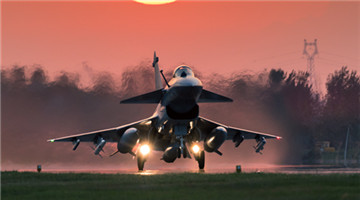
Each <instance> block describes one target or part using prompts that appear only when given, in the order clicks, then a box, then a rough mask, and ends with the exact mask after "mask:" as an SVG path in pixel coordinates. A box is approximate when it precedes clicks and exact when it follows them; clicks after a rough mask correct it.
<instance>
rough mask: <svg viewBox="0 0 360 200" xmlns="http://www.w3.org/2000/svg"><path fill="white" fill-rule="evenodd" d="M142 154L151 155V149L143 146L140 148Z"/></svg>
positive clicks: (145, 145)
mask: <svg viewBox="0 0 360 200" xmlns="http://www.w3.org/2000/svg"><path fill="white" fill-rule="evenodd" d="M140 153H141V154H142V155H144V156H146V155H148V154H149V153H150V147H149V145H147V144H144V145H141V147H140Z"/></svg>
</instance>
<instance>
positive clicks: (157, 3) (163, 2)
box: [134, 0, 176, 5]
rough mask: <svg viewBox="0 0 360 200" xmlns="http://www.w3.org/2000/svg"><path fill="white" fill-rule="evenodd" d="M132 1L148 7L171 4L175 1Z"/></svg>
mask: <svg viewBox="0 0 360 200" xmlns="http://www.w3.org/2000/svg"><path fill="white" fill-rule="evenodd" d="M134 1H135V2H138V3H142V4H148V5H161V4H167V3H173V2H175V1H176V0H134Z"/></svg>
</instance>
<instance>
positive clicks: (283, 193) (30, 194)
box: [1, 172, 360, 200]
mask: <svg viewBox="0 0 360 200" xmlns="http://www.w3.org/2000/svg"><path fill="white" fill-rule="evenodd" d="M1 190H2V194H1V197H2V199H4V200H6V199H26V200H30V199H62V200H63V199H66V200H70V199H107V200H110V199H116V200H121V199H141V200H146V199H156V200H161V199H166V200H172V199H182V200H185V199H196V200H200V199H206V200H210V199H220V200H225V199H233V200H235V199H261V200H266V199H277V200H281V199H284V200H285V199H286V200H287V199H299V200H306V199H316V200H318V199H326V200H331V199H351V200H357V199H360V174H354V175H346V174H330V175H309V174H291V175H290V174H263V173H242V174H236V173H233V174H204V173H199V174H197V173H179V174H162V175H136V174H134V175H132V174H85V173H83V174H73V173H64V174H51V173H31V172H21V173H20V172H2V173H1Z"/></svg>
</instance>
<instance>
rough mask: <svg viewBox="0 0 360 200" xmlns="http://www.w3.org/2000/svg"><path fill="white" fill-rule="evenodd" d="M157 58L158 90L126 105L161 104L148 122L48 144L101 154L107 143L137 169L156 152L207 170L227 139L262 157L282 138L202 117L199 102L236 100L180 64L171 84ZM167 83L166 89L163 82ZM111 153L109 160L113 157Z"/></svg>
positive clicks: (58, 139)
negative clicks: (210, 156) (269, 142)
mask: <svg viewBox="0 0 360 200" xmlns="http://www.w3.org/2000/svg"><path fill="white" fill-rule="evenodd" d="M158 62H159V58H158V57H157V56H156V52H154V61H153V64H152V65H153V67H154V71H155V88H156V90H155V91H153V92H149V93H146V94H142V95H139V96H136V97H132V98H129V99H126V100H122V101H121V102H120V103H122V104H158V105H157V108H156V110H155V112H154V114H153V115H152V116H151V117H149V118H146V119H143V120H140V121H137V122H134V123H130V124H126V125H123V126H118V127H114V128H109V129H105V130H98V131H93V132H88V133H82V134H77V135H71V136H66V137H61V138H55V139H51V140H48V141H49V142H72V143H73V145H74V147H73V150H76V149H77V147H78V146H79V144H80V142H91V143H93V144H94V145H95V148H94V154H95V155H100V153H101V151H102V150H103V148H104V146H105V145H106V143H108V142H115V143H117V151H115V152H114V153H113V154H112V155H115V154H116V153H118V152H120V153H122V154H130V155H132V156H135V157H136V158H137V165H138V169H139V171H142V170H143V169H144V163H145V162H146V160H147V159H148V157H149V154H150V153H151V152H152V151H161V152H164V153H163V155H162V158H161V160H163V161H165V162H167V163H172V162H174V161H175V160H176V159H177V158H181V157H183V158H191V157H192V156H193V157H194V158H195V160H196V161H197V162H198V165H199V169H204V166H205V151H206V152H208V153H217V154H219V155H222V153H221V152H220V150H219V148H220V147H221V145H222V144H223V143H224V142H225V140H232V141H233V142H234V143H235V147H238V146H239V145H240V144H241V143H242V142H243V141H244V140H246V139H252V140H255V141H256V143H257V144H256V146H254V149H255V151H256V152H257V153H261V151H262V150H263V149H264V145H265V144H266V139H273V138H275V139H281V137H279V136H276V135H270V134H266V133H260V132H255V131H250V130H245V129H240V128H235V127H230V126H226V125H223V124H220V123H218V122H214V121H211V120H209V119H206V118H204V117H201V116H199V105H198V104H199V103H219V102H232V101H233V100H232V99H230V98H228V97H225V96H222V95H219V94H216V93H213V92H210V91H208V90H206V89H204V88H203V85H202V82H201V81H200V80H199V79H198V78H196V77H195V75H194V72H193V71H192V70H191V68H190V67H188V66H185V65H181V66H179V67H177V68H176V69H175V71H174V73H173V77H172V79H171V80H170V81H169V82H168V81H167V79H166V78H165V76H164V74H163V73H162V70H161V71H160V70H159V66H158ZM161 76H162V77H163V79H164V81H165V87H163V84H162V79H161ZM112 155H111V156H112Z"/></svg>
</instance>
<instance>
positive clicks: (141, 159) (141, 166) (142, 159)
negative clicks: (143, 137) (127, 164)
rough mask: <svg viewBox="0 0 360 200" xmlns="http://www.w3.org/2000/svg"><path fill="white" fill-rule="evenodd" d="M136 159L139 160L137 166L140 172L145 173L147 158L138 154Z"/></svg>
mask: <svg viewBox="0 0 360 200" xmlns="http://www.w3.org/2000/svg"><path fill="white" fill-rule="evenodd" d="M136 158H137V165H138V169H139V171H143V170H144V164H145V161H146V158H145V157H144V156H143V155H141V153H138V154H137V155H136Z"/></svg>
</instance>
